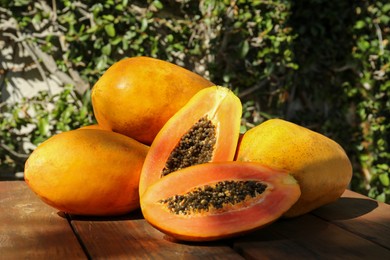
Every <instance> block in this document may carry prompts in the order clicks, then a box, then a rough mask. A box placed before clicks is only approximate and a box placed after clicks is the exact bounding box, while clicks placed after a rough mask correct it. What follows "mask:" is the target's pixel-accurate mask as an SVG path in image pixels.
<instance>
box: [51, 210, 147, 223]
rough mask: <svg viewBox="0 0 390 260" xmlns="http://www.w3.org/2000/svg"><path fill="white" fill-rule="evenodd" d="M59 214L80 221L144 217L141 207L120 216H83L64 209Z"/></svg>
mask: <svg viewBox="0 0 390 260" xmlns="http://www.w3.org/2000/svg"><path fill="white" fill-rule="evenodd" d="M57 215H58V216H60V217H62V218H67V219H69V220H79V221H121V220H137V219H143V218H144V217H143V216H142V212H141V210H140V209H138V210H135V211H133V212H130V213H128V214H125V215H119V216H82V215H72V214H67V213H64V212H62V211H59V212H57Z"/></svg>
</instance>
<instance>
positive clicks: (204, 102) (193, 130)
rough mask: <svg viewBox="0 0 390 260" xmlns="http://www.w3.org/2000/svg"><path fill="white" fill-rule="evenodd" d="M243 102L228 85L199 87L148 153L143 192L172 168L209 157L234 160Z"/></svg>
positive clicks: (179, 167) (142, 174)
mask: <svg viewBox="0 0 390 260" xmlns="http://www.w3.org/2000/svg"><path fill="white" fill-rule="evenodd" d="M241 114H242V105H241V101H240V100H239V99H238V97H237V96H236V95H235V94H234V93H233V92H232V91H231V90H229V89H228V88H225V87H219V86H213V87H209V88H205V89H202V90H200V91H199V92H198V93H197V94H196V95H194V96H193V97H192V98H191V99H190V101H189V102H188V103H187V104H186V105H185V106H184V107H183V108H181V109H180V110H179V111H178V112H177V113H176V114H175V115H174V116H173V117H171V118H170V119H169V120H168V122H167V123H166V124H165V125H164V126H163V128H162V129H161V130H160V132H159V133H158V134H157V136H156V138H155V139H154V141H153V143H152V145H151V147H150V150H149V152H148V155H147V156H146V159H145V163H144V166H143V168H142V173H141V177H140V185H139V191H140V195H142V193H143V192H144V191H145V190H146V188H147V187H148V186H149V185H151V184H152V183H153V182H155V181H157V180H158V179H160V178H162V177H164V176H166V175H168V174H169V173H171V172H173V171H177V170H179V169H182V168H185V167H188V166H191V165H195V164H201V163H206V162H210V161H233V159H234V155H235V151H236V148H237V142H238V136H239V131H240V120H241Z"/></svg>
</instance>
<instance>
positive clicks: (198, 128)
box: [162, 116, 216, 176]
mask: <svg viewBox="0 0 390 260" xmlns="http://www.w3.org/2000/svg"><path fill="white" fill-rule="evenodd" d="M215 143H216V128H215V126H214V125H213V123H212V122H211V120H209V119H208V118H207V116H204V117H202V118H201V119H199V121H198V122H197V123H196V124H195V125H193V126H192V128H191V129H190V130H189V131H188V132H187V133H186V134H185V135H184V136H183V137H182V138H181V139H180V141H179V143H178V144H177V145H176V147H175V148H174V149H173V151H172V152H171V154H170V156H169V158H168V160H167V162H166V163H165V167H164V169H163V170H162V176H165V175H167V174H169V173H171V172H174V171H177V170H179V169H182V168H186V167H189V166H192V165H196V164H201V163H206V162H209V161H210V160H211V158H212V155H213V151H214V145H215Z"/></svg>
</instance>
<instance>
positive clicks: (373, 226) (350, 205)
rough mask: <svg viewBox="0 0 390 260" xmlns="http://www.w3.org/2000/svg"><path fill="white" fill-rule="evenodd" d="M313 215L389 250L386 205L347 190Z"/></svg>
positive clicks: (389, 208)
mask: <svg viewBox="0 0 390 260" xmlns="http://www.w3.org/2000/svg"><path fill="white" fill-rule="evenodd" d="M313 214H314V215H316V216H319V217H321V218H323V219H325V220H327V221H329V222H331V223H333V224H335V225H337V226H340V227H342V228H344V229H346V230H348V231H350V232H353V233H355V234H357V235H359V236H361V237H364V238H365V239H367V240H370V241H373V242H374V243H377V244H379V245H381V246H383V247H386V248H387V249H389V250H390V205H388V204H385V203H382V202H378V201H375V200H372V199H370V198H368V197H366V196H363V195H361V194H358V193H355V192H352V191H349V190H347V191H346V192H345V193H344V194H343V196H342V197H341V198H340V199H339V200H337V201H336V202H334V203H331V204H329V205H326V206H323V207H321V208H319V209H317V210H315V211H314V212H313Z"/></svg>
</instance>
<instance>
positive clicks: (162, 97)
mask: <svg viewBox="0 0 390 260" xmlns="http://www.w3.org/2000/svg"><path fill="white" fill-rule="evenodd" d="M213 85H214V84H213V83H211V82H210V81H208V80H206V79H205V78H203V77H201V76H200V75H198V74H196V73H193V72H191V71H189V70H186V69H184V68H183V67H180V66H177V65H175V64H172V63H169V62H166V61H162V60H158V59H154V58H150V57H132V58H126V59H123V60H121V61H118V62H116V63H114V64H113V65H112V66H111V67H110V68H108V70H107V71H106V72H105V73H104V74H103V75H102V76H101V77H100V78H99V80H98V81H97V82H96V83H95V85H94V87H93V89H92V92H91V97H92V106H93V111H94V115H95V117H96V120H97V122H98V124H99V125H100V126H101V127H103V128H105V129H108V130H112V131H114V132H118V133H121V134H123V135H126V136H129V137H131V138H133V139H135V140H137V141H139V142H142V143H144V144H147V145H150V144H151V143H152V141H153V139H154V137H155V136H156V134H157V133H158V132H159V130H160V129H161V128H162V126H163V125H164V124H165V123H166V122H167V121H168V119H169V118H170V117H172V116H173V115H174V114H175V113H176V112H177V111H178V110H179V109H180V108H181V107H182V106H184V105H185V104H186V103H187V102H188V100H189V99H190V98H191V97H192V96H193V95H194V94H195V93H197V92H198V91H199V90H201V89H203V88H205V87H210V86H213Z"/></svg>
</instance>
